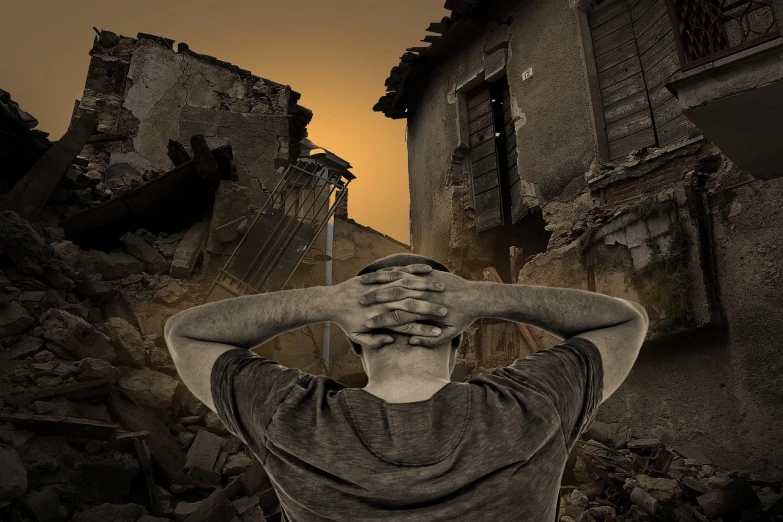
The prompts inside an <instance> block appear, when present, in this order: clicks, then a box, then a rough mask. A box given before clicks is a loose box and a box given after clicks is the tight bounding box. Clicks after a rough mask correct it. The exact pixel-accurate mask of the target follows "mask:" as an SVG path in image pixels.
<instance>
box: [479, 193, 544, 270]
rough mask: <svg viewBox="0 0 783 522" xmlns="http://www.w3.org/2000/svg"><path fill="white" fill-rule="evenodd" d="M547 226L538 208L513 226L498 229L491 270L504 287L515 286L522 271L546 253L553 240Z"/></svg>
mask: <svg viewBox="0 0 783 522" xmlns="http://www.w3.org/2000/svg"><path fill="white" fill-rule="evenodd" d="M546 226H547V222H546V221H545V220H544V215H543V212H542V211H541V209H540V208H539V209H535V210H533V211H531V212H529V213H528V214H527V215H526V216H525V217H523V218H522V219H520V220H519V221H517V222H516V223H514V224H513V225H504V226H500V227H497V228H496V229H495V240H494V242H493V243H492V247H493V254H494V255H493V258H494V261H493V263H492V266H493V267H494V268H495V270H497V271H498V274H499V275H500V278H501V279H502V280H503V282H504V283H514V282H516V278H517V273H518V272H519V269H520V268H522V266H523V265H524V264H525V263H526V262H527V261H529V260H530V258H532V257H533V256H535V255H536V254H540V253H542V252H546V248H547V244H549V238H550V237H551V236H552V232H550V231H549V230H547V229H546Z"/></svg>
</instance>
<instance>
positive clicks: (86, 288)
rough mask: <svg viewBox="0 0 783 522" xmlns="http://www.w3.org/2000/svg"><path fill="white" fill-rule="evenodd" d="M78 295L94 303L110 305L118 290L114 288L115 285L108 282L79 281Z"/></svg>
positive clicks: (77, 284) (77, 285)
mask: <svg viewBox="0 0 783 522" xmlns="http://www.w3.org/2000/svg"><path fill="white" fill-rule="evenodd" d="M76 294H77V295H78V296H79V297H81V298H83V299H89V300H90V301H92V302H93V303H108V302H109V301H111V300H112V299H114V296H115V295H117V289H116V288H114V284H112V283H110V282H108V281H91V280H87V281H78V282H77V283H76Z"/></svg>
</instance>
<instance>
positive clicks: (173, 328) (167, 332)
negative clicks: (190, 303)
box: [163, 314, 181, 355]
mask: <svg viewBox="0 0 783 522" xmlns="http://www.w3.org/2000/svg"><path fill="white" fill-rule="evenodd" d="M179 328H180V326H179V319H178V318H177V315H176V314H175V315H172V316H171V317H169V318H168V319H166V322H165V324H164V325H163V340H164V341H166V346H168V348H169V352H170V353H171V354H172V355H173V354H174V351H175V349H176V346H177V344H178V343H177V339H178V338H181V335H180V333H179Z"/></svg>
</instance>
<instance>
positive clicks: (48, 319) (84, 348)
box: [41, 308, 116, 361]
mask: <svg viewBox="0 0 783 522" xmlns="http://www.w3.org/2000/svg"><path fill="white" fill-rule="evenodd" d="M41 324H42V326H43V330H44V331H43V335H44V338H46V340H47V341H48V343H47V346H48V345H49V344H53V345H54V347H55V348H61V349H63V350H65V351H66V352H68V353H70V354H72V355H74V356H76V357H77V358H78V359H84V358H85V357H90V358H94V359H103V360H105V361H113V360H114V358H115V357H116V354H115V353H114V349H113V348H112V347H111V343H110V342H109V338H108V337H106V336H105V335H103V334H102V333H101V332H99V331H98V330H96V329H95V328H93V326H92V325H91V324H90V323H88V322H87V321H85V320H84V319H82V318H81V317H76V316H75V315H73V314H70V313H68V312H66V311H64V310H59V309H56V308H52V309H50V310H48V311H47V312H46V313H45V314H44V315H42V316H41ZM55 351H56V350H55Z"/></svg>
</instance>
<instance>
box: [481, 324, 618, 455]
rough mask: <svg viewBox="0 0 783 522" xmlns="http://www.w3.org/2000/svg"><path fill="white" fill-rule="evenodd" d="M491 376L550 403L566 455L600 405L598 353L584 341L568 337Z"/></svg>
mask: <svg viewBox="0 0 783 522" xmlns="http://www.w3.org/2000/svg"><path fill="white" fill-rule="evenodd" d="M493 373H494V374H496V375H500V376H503V377H506V378H509V379H511V380H513V381H515V382H519V383H524V384H525V385H526V386H530V387H533V388H535V389H536V390H537V391H538V392H539V393H542V394H544V395H545V396H546V397H547V398H548V399H549V400H550V401H551V402H552V404H553V406H554V408H555V409H556V410H557V413H558V415H559V416H560V422H561V424H562V428H563V436H564V437H565V443H566V447H567V448H568V450H569V451H570V450H571V449H572V448H573V446H574V443H575V442H576V439H577V438H578V437H579V435H580V434H581V433H582V432H584V431H585V430H587V429H588V428H589V427H590V425H591V424H592V422H593V421H594V420H595V416H596V413H597V412H598V406H600V405H601V397H602V393H603V365H602V362H601V353H600V352H599V351H598V348H596V346H595V345H594V344H593V343H592V342H591V341H589V340H587V339H585V338H583V337H571V338H569V339H566V340H565V341H563V342H561V343H560V344H558V345H556V346H553V347H552V348H549V349H547V350H541V351H540V352H536V353H534V354H531V355H529V356H527V357H525V358H523V359H517V360H516V361H514V362H513V363H512V365H511V366H508V367H505V368H501V369H498V370H495V371H494V372H493Z"/></svg>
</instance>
